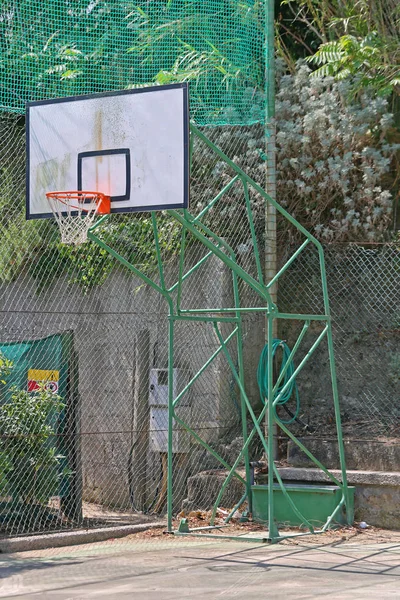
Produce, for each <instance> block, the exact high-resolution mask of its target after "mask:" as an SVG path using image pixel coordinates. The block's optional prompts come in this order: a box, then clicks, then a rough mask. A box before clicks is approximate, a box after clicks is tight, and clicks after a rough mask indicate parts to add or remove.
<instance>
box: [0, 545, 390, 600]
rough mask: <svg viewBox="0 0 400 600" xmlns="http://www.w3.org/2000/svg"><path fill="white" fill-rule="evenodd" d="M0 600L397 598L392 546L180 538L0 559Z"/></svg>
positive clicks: (71, 548) (79, 548)
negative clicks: (242, 541) (12, 599)
mask: <svg viewBox="0 0 400 600" xmlns="http://www.w3.org/2000/svg"><path fill="white" fill-rule="evenodd" d="M0 576H1V581H0V598H14V599H19V598H21V599H22V598H24V599H28V598H29V599H32V600H33V599H40V600H61V599H62V600H90V599H92V598H93V599H96V600H97V599H101V598H107V599H109V600H112V599H113V598H118V599H121V600H125V599H128V598H129V599H132V598H133V599H135V598H138V599H139V598H140V599H141V600H181V599H183V598H185V599H188V600H191V599H193V600H200V599H202V600H203V599H204V600H215V599H221V600H222V599H229V598H240V599H242V598H245V599H246V600H248V599H253V598H257V599H259V598H266V597H267V598H273V599H274V600H275V599H278V600H279V599H281V598H294V599H296V600H298V599H311V598H325V597H326V598H328V599H329V600H336V599H344V598H351V599H358V598H363V599H364V600H368V599H370V598H371V599H374V600H376V599H386V598H399V597H400V544H398V543H386V544H369V545H365V544H357V543H351V544H338V543H334V544H329V545H318V544H315V545H313V546H310V545H309V544H308V545H306V544H302V543H300V544H298V545H293V546H290V545H275V546H268V545H260V544H253V543H241V542H228V541H205V540H204V541H203V540H200V541H198V540H194V539H192V538H185V539H184V540H182V539H179V540H174V539H172V540H170V539H169V540H167V541H166V542H164V543H163V542H158V543H156V544H154V543H153V544H148V543H144V542H143V543H140V542H125V543H123V542H117V541H116V543H115V544H103V545H97V546H96V545H93V546H80V547H78V546H77V547H70V548H68V549H59V550H48V551H40V552H38V551H37V552H31V553H27V552H25V553H19V554H12V555H5V554H3V555H0Z"/></svg>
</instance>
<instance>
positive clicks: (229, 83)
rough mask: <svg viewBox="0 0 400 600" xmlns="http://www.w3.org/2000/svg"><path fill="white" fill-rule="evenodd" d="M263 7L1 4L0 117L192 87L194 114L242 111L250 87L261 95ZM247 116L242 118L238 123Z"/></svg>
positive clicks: (178, 1)
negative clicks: (93, 98) (103, 95)
mask: <svg viewBox="0 0 400 600" xmlns="http://www.w3.org/2000/svg"><path fill="white" fill-rule="evenodd" d="M264 7H265V3H264V0H240V1H237V0H186V1H185V2H182V0H152V1H151V2H149V1H148V0H141V1H139V0H137V1H130V2H125V1H124V0H113V1H112V2H110V1H109V0H94V1H93V2H89V0H65V1H64V0H63V1H61V0H47V1H46V2H45V1H43V2H38V1H32V0H6V2H3V3H2V6H1V7H0V52H1V55H0V56H1V58H0V110H1V108H2V107H8V109H9V110H16V111H21V112H22V111H23V110H24V104H25V101H26V100H38V99H42V98H55V97H62V96H70V95H78V94H84V93H93V92H100V91H105V90H107V91H109V90H119V89H127V88H130V87H133V86H137V85H141V84H149V83H150V82H154V81H158V82H167V81H171V80H172V81H193V82H194V85H193V86H192V94H191V107H192V117H193V118H196V119H197V122H198V123H209V122H211V121H215V120H217V121H218V120H219V112H220V108H221V106H226V105H227V104H229V105H234V106H236V105H240V99H241V94H242V93H243V92H244V91H245V90H246V89H247V88H252V89H253V91H254V92H256V91H257V90H258V89H261V88H262V85H263V71H264V64H263V23H264ZM260 115H261V116H263V111H262V110H261V111H260ZM250 117H251V115H249V114H247V113H245V112H242V113H241V119H242V120H243V121H244V122H248V119H249V118H250ZM253 118H254V117H253Z"/></svg>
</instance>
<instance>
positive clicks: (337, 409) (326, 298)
mask: <svg viewBox="0 0 400 600" xmlns="http://www.w3.org/2000/svg"><path fill="white" fill-rule="evenodd" d="M318 252H319V262H320V268H321V280H322V292H323V296H324V310H325V314H326V315H327V316H328V317H329V320H328V323H327V327H328V332H327V339H328V354H329V365H330V369H331V380H332V395H333V406H334V409H335V420H336V435H337V440H338V448H339V460H340V470H341V474H342V484H343V496H344V501H345V504H346V517H347V522H348V524H349V525H351V524H352V523H353V519H354V514H353V511H352V509H351V507H352V502H351V501H350V495H349V490H348V486H347V472H346V457H345V452H344V442H343V431H342V418H341V416H340V403H339V392H338V386H337V376H336V364H335V353H334V348H333V337H332V321H331V318H330V316H331V312H330V305H329V294H328V282H327V278H326V268H325V256H324V251H323V248H322V246H319V247H318Z"/></svg>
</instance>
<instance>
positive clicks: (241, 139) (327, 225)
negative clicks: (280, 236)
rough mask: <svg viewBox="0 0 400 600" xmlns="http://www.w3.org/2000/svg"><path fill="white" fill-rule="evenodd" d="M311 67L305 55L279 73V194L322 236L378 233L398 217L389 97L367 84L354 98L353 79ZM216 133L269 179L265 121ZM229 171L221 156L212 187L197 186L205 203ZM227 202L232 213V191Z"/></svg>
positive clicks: (253, 172)
mask: <svg viewBox="0 0 400 600" xmlns="http://www.w3.org/2000/svg"><path fill="white" fill-rule="evenodd" d="M309 74H310V69H309V68H308V67H307V66H306V65H305V64H304V63H299V64H298V65H297V71H296V74H295V75H288V74H283V73H281V74H280V75H279V81H278V90H277V96H276V127H277V200H278V202H279V203H280V204H281V205H282V206H283V207H284V208H286V209H287V210H288V212H289V213H291V214H292V215H293V216H294V217H295V218H296V219H297V220H298V221H299V222H300V223H302V224H303V225H304V226H305V227H306V228H307V229H308V230H309V231H311V232H312V233H313V234H314V235H315V236H316V237H318V238H320V239H321V240H323V241H365V240H366V241H369V240H370V241H374V240H378V239H380V238H382V236H383V234H384V233H385V232H386V231H387V229H388V227H389V226H390V224H391V221H392V211H393V202H394V200H393V196H392V193H391V191H390V186H391V182H388V175H390V171H391V167H392V165H393V162H394V159H395V156H396V153H398V151H399V149H400V144H391V143H389V142H388V141H387V136H388V133H389V132H390V130H391V129H392V128H393V118H392V115H391V114H390V112H389V107H388V102H387V100H386V99H385V98H383V97H375V96H373V95H369V94H368V93H367V92H365V93H364V94H363V95H361V96H359V97H358V98H357V99H352V100H350V99H349V95H348V89H349V86H350V85H351V82H348V83H346V82H337V81H335V80H334V79H333V78H331V77H325V78H324V77H310V76H309ZM208 133H209V134H210V132H208ZM210 136H211V137H212V139H213V141H214V142H215V143H216V144H217V145H219V146H220V147H221V148H222V149H223V150H224V151H225V152H226V153H227V154H228V155H229V156H230V157H231V158H233V159H234V160H235V162H236V163H237V164H238V165H239V166H240V167H241V168H243V170H244V171H246V172H247V173H248V174H249V175H250V176H251V177H252V178H253V179H255V180H256V181H257V182H258V183H259V184H260V185H264V182H265V159H266V156H265V154H264V150H265V141H264V131H263V128H262V127H261V126H255V127H251V128H248V127H247V128H237V129H227V128H221V129H218V130H214V131H211V134H210ZM209 159H210V160H211V156H210V157H209ZM195 161H197V168H196V163H195V165H194V166H195V169H194V175H195V177H194V182H193V183H194V189H193V191H194V193H192V198H193V199H194V200H197V199H198V198H197V194H196V175H198V176H201V175H203V176H204V171H205V167H204V163H205V161H206V158H205V156H204V153H203V154H199V155H198V156H197V157H196V156H195ZM228 174H229V169H228V168H227V167H226V166H225V165H224V163H223V162H215V164H214V166H213V168H212V169H210V170H209V179H208V184H207V186H206V189H205V186H204V180H203V185H202V186H199V190H201V191H202V194H203V197H202V198H201V199H199V200H200V202H199V204H205V203H206V202H207V201H209V200H210V199H211V197H210V196H211V195H212V191H216V189H214V190H210V189H208V188H210V187H212V188H215V187H218V186H219V189H220V188H221V187H222V186H221V184H224V183H226V181H227V180H228ZM389 178H390V177H389ZM199 183H200V182H199ZM205 192H207V194H206V193H205ZM253 200H255V198H253ZM226 202H227V203H229V204H230V211H231V214H230V216H233V215H232V213H233V211H234V204H233V203H232V197H231V198H230V200H229V198H227V199H226ZM280 227H281V228H283V227H284V223H281V224H280Z"/></svg>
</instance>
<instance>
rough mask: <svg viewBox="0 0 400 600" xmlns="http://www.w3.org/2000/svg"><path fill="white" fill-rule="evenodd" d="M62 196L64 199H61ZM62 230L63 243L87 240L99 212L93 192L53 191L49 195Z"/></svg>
mask: <svg viewBox="0 0 400 600" xmlns="http://www.w3.org/2000/svg"><path fill="white" fill-rule="evenodd" d="M60 198H62V200H61V199H60ZM47 200H48V202H49V205H50V208H51V210H52V212H53V214H54V217H55V219H56V221H57V224H58V226H59V228H60V232H61V243H63V244H70V245H75V246H78V245H79V244H83V243H84V242H87V234H88V230H89V229H90V227H91V226H92V225H93V223H94V220H95V218H96V215H97V214H98V212H97V209H98V204H97V198H96V196H95V195H94V194H93V193H88V192H80V193H79V195H77V193H76V192H52V194H51V195H48V196H47Z"/></svg>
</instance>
